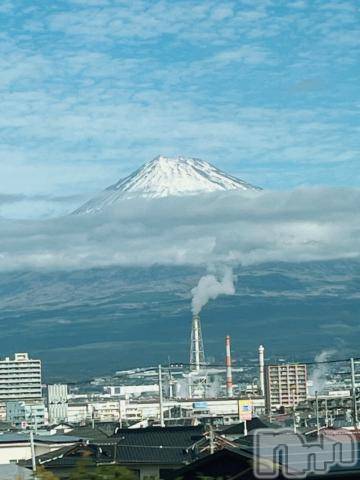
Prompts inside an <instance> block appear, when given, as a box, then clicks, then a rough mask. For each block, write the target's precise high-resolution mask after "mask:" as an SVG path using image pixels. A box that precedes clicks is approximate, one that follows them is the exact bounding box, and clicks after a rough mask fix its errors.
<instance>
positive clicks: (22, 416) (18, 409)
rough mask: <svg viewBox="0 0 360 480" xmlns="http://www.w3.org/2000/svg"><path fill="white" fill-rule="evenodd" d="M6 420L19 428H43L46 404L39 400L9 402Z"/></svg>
mask: <svg viewBox="0 0 360 480" xmlns="http://www.w3.org/2000/svg"><path fill="white" fill-rule="evenodd" d="M6 421H7V422H9V423H11V425H13V426H14V427H16V428H18V429H26V428H29V427H31V428H35V429H37V428H41V427H43V426H44V423H45V405H44V403H43V402H42V401H39V402H31V403H28V402H25V401H17V402H7V403H6Z"/></svg>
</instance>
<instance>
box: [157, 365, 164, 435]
mask: <svg viewBox="0 0 360 480" xmlns="http://www.w3.org/2000/svg"><path fill="white" fill-rule="evenodd" d="M158 375H159V408H160V426H161V427H165V422H164V405H163V388H162V371H161V365H159V374H158Z"/></svg>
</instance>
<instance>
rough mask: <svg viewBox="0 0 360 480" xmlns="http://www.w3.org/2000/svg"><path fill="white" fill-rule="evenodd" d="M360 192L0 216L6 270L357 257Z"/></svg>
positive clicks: (210, 198) (147, 202) (231, 195)
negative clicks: (42, 216)
mask: <svg viewBox="0 0 360 480" xmlns="http://www.w3.org/2000/svg"><path fill="white" fill-rule="evenodd" d="M359 212H360V190H358V189H329V188H327V189H326V188H311V189H309V188H304V189H297V190H294V191H291V192H262V193H260V194H259V195H257V196H256V197H255V198H254V197H251V196H248V195H247V194H246V193H241V192H222V193H214V194H208V195H202V196H197V197H184V198H164V199H137V200H135V199H134V200H126V201H123V202H122V203H120V204H119V205H117V206H116V208H113V209H108V210H106V211H104V212H103V213H101V214H100V213H99V214H95V215H84V216H66V217H62V218H58V219H51V220H46V221H29V220H27V221H15V220H5V219H2V220H1V221H0V229H1V236H0V268H1V270H2V271H9V270H17V269H37V268H45V269H50V270H51V269H79V268H91V267H99V266H109V265H129V266H132V265H134V266H139V265H145V266H146V265H153V264H164V265H209V264H213V263H221V264H230V265H236V264H252V263H258V262H266V261H308V260H327V259H335V258H356V257H358V255H359V252H360V241H359V239H360V227H359V224H360V222H359V216H360V215H359Z"/></svg>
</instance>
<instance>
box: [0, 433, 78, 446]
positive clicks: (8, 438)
mask: <svg viewBox="0 0 360 480" xmlns="http://www.w3.org/2000/svg"><path fill="white" fill-rule="evenodd" d="M34 440H35V441H36V442H39V443H75V442H78V441H80V440H81V439H80V437H76V436H71V435H56V434H55V435H34ZM29 441H30V435H29V433H28V432H26V433H25V432H24V433H0V443H28V442H29Z"/></svg>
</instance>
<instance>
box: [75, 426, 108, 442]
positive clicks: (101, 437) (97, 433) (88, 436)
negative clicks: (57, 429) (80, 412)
mask: <svg viewBox="0 0 360 480" xmlns="http://www.w3.org/2000/svg"><path fill="white" fill-rule="evenodd" d="M113 432H114V429H113V430H112V432H111V433H113ZM111 433H108V432H107V431H105V430H104V429H103V428H102V427H100V426H98V425H95V428H92V427H91V426H90V425H86V426H83V427H74V429H73V430H71V432H69V433H67V434H66V436H74V435H75V436H77V437H80V438H82V439H83V440H90V441H92V442H97V441H101V442H105V441H107V440H108V439H109V437H110V436H111Z"/></svg>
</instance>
